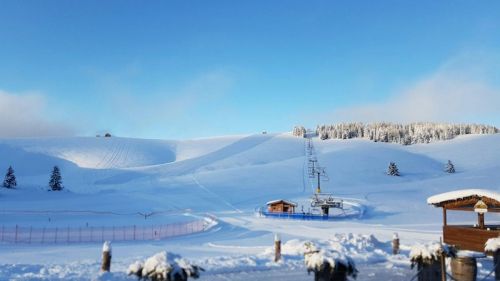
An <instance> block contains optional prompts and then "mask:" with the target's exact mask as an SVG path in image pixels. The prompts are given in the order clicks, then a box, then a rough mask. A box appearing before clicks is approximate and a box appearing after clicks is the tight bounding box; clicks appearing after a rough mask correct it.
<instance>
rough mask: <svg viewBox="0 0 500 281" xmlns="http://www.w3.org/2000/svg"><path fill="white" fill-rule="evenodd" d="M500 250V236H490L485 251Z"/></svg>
mask: <svg viewBox="0 0 500 281" xmlns="http://www.w3.org/2000/svg"><path fill="white" fill-rule="evenodd" d="M498 250H500V237H497V238H490V239H488V241H486V244H485V245H484V251H485V252H496V251H498Z"/></svg>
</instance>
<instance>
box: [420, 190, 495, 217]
mask: <svg viewBox="0 0 500 281" xmlns="http://www.w3.org/2000/svg"><path fill="white" fill-rule="evenodd" d="M479 200H482V201H483V202H484V203H486V205H487V206H488V211H490V212H500V193H499V192H496V191H493V190H487V189H462V190H455V191H450V192H445V193H441V194H437V195H434V196H431V197H429V198H428V199H427V203H428V204H430V205H434V206H436V207H442V208H445V209H450V210H453V209H455V210H463V211H473V210H474V205H475V204H476V203H477V202H478V201H479Z"/></svg>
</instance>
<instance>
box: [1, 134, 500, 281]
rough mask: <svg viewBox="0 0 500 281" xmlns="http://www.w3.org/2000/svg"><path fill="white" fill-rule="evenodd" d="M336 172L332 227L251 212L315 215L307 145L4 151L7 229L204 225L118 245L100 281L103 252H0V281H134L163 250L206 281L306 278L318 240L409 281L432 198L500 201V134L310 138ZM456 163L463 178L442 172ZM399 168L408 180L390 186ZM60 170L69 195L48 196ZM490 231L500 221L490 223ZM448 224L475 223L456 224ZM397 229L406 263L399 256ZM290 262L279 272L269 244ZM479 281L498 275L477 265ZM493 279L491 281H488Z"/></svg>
mask: <svg viewBox="0 0 500 281" xmlns="http://www.w3.org/2000/svg"><path fill="white" fill-rule="evenodd" d="M312 141H313V143H314V147H315V152H316V157H317V159H318V162H319V163H321V165H322V166H323V167H325V168H326V169H327V171H328V175H329V181H327V182H323V183H322V189H324V190H325V192H331V193H333V194H334V195H335V196H336V197H338V198H342V199H343V200H344V202H349V203H350V204H353V209H355V210H354V211H353V212H352V214H351V215H349V214H347V215H339V216H338V217H337V218H335V219H333V220H329V221H302V220H301V221H298V220H288V219H285V220H281V219H268V218H262V217H259V216H257V215H256V214H255V207H256V206H262V204H264V203H265V202H268V201H270V200H274V199H290V200H293V201H294V202H304V203H303V204H307V202H308V199H309V198H310V196H311V188H310V187H309V186H308V184H307V181H306V180H305V176H304V171H305V169H304V163H305V161H306V159H307V153H306V151H305V149H304V147H305V142H306V139H303V138H298V137H294V136H292V135H291V134H289V133H283V134H254V135H242V136H227V137H214V138H207V139H195V140H185V141H166V140H165V141H164V140H146V139H129V138H118V137H111V138H92V137H75V138H33V139H5V140H0V168H1V167H3V169H5V170H6V169H7V167H8V166H9V165H12V167H13V168H14V170H15V174H16V176H17V182H18V187H17V189H15V190H8V189H4V188H1V189H0V212H1V216H0V226H3V227H4V228H12V227H15V226H16V225H17V226H18V227H28V228H29V227H32V228H38V229H40V228H42V229H43V228H54V227H57V228H82V227H94V228H95V229H100V228H103V227H120V226H130V225H136V226H138V227H139V226H144V227H149V226H152V225H168V224H176V223H177V224H179V223H183V222H189V221H192V220H196V219H200V218H201V219H203V218H210V219H213V223H211V224H210V225H209V227H207V228H206V229H205V230H204V231H201V232H198V233H193V234H191V235H183V236H176V237H170V238H166V239H152V240H144V241H122V242H120V241H115V242H112V245H113V260H112V265H111V273H110V274H104V275H102V274H100V272H99V264H100V259H101V248H102V243H99V242H94V243H64V242H63V241H61V242H58V243H44V244H42V243H31V244H29V243H10V242H5V241H4V242H0V253H1V254H0V280H135V278H133V277H127V276H126V270H127V267H128V266H129V265H130V264H131V263H133V262H134V261H136V260H143V259H145V258H147V257H149V256H152V255H154V254H155V253H157V252H160V251H164V250H165V251H168V252H173V253H176V254H179V255H181V256H183V257H184V258H186V259H188V260H190V261H192V262H194V263H196V264H198V265H200V266H201V267H203V268H204V269H205V270H206V271H205V272H203V273H202V276H201V278H200V279H199V280H250V279H254V280H255V279H257V278H260V279H262V280H292V281H294V280H312V278H313V277H312V276H308V275H307V272H306V269H305V267H304V257H303V251H304V249H303V245H304V242H306V241H312V242H314V243H315V244H316V245H317V246H319V247H321V248H322V249H325V250H336V251H338V252H341V253H344V254H346V255H348V256H350V257H351V258H353V259H354V261H355V262H356V264H357V267H358V270H359V271H360V272H359V275H358V278H357V280H410V279H411V277H412V276H413V275H414V274H415V273H416V271H414V270H411V269H410V261H409V257H408V255H409V250H410V248H411V247H412V246H414V245H416V244H421V243H429V242H432V241H439V237H440V234H441V223H442V222H441V210H440V209H437V208H434V207H432V206H429V205H427V202H426V199H427V198H428V197H430V196H432V195H434V194H438V193H442V192H446V191H451V190H457V189H462V188H483V189H491V190H496V191H498V190H500V173H499V172H498V171H499V170H500V135H469V136H461V137H457V138H455V139H453V140H449V141H442V142H435V143H430V144H417V145H411V146H402V145H399V144H390V143H374V142H370V141H368V140H361V139H351V140H319V139H317V138H313V140H312ZM447 160H451V161H453V163H454V164H455V167H456V170H457V172H456V173H455V174H447V173H445V172H443V166H444V164H445V163H446V162H447ZM391 161H392V162H395V163H396V164H397V166H398V168H399V171H400V172H401V176H400V177H391V176H387V175H386V169H387V166H388V164H389V162H391ZM54 165H58V166H59V167H60V168H61V172H62V177H63V183H64V186H65V189H64V191H62V192H48V191H47V183H48V179H49V175H50V171H51V169H52V167H53V166H54ZM487 216H488V218H487V219H488V221H499V218H498V217H495V216H498V215H495V214H487ZM449 222H450V223H454V222H455V223H458V222H463V223H472V222H474V218H473V217H468V216H467V215H466V214H460V213H459V214H453V215H452V216H450V217H449ZM395 232H397V233H398V235H399V237H400V239H401V254H399V255H392V254H391V246H390V240H391V239H392V236H393V234H394V233H395ZM276 233H278V234H280V235H281V238H282V241H283V260H282V261H281V262H279V263H274V262H273V257H274V254H273V250H272V245H273V241H274V235H275V234H276ZM478 266H479V278H482V277H483V276H485V275H486V274H487V273H488V272H489V271H490V270H491V268H492V265H491V260H490V259H480V260H479V264H478ZM487 280H493V278H492V277H490V279H487Z"/></svg>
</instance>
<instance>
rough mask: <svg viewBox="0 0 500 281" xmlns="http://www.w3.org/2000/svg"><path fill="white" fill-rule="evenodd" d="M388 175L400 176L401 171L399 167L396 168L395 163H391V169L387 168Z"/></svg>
mask: <svg viewBox="0 0 500 281" xmlns="http://www.w3.org/2000/svg"><path fill="white" fill-rule="evenodd" d="M387 174H388V175H389V176H396V177H398V176H399V170H398V166H396V163H394V162H391V163H389V167H388V168H387Z"/></svg>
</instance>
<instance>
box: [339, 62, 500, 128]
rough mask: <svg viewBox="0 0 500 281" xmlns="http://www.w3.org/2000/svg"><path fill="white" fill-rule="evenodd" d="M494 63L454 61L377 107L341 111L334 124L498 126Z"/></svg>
mask: <svg viewBox="0 0 500 281" xmlns="http://www.w3.org/2000/svg"><path fill="white" fill-rule="evenodd" d="M495 61H497V60H495V59H492V60H485V59H473V57H469V56H460V57H457V58H454V59H452V60H450V61H448V62H447V63H445V64H444V65H443V66H442V67H440V68H439V69H438V70H437V71H436V72H435V73H433V74H432V75H430V76H428V77H425V78H424V79H422V80H420V81H418V82H416V83H414V84H413V85H410V87H408V88H406V89H403V90H402V91H399V92H398V93H397V94H396V95H394V96H392V97H391V98H389V99H388V100H385V101H382V102H380V103H373V104H365V105H360V106H352V107H347V108H341V109H339V110H337V111H335V112H334V119H336V120H337V121H363V122H374V121H391V122H415V121H432V122H483V123H492V124H493V125H499V124H498V122H499V121H500V119H499V117H500V87H498V85H496V84H495V81H494V80H492V79H491V78H492V77H493V76H494V73H497V72H496V71H498V69H497V67H496V66H493V62H495Z"/></svg>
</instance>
